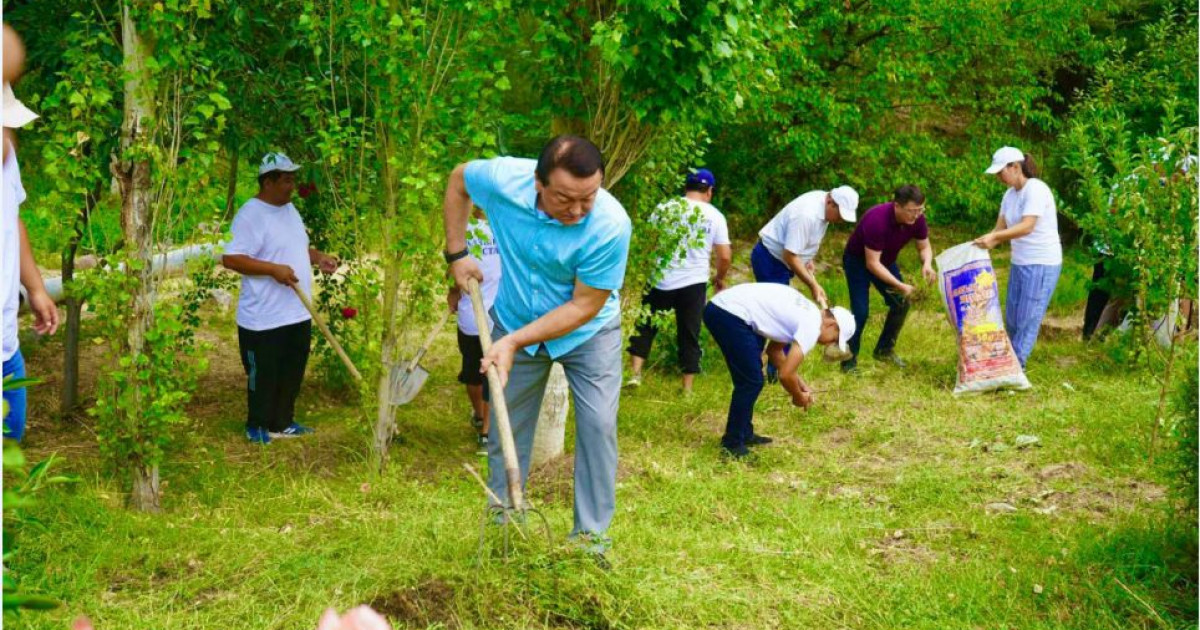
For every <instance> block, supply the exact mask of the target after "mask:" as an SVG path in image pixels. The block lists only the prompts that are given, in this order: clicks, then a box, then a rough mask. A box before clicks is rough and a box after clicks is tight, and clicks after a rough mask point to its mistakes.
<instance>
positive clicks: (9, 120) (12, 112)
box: [2, 83, 38, 129]
mask: <svg viewBox="0 0 1200 630" xmlns="http://www.w3.org/2000/svg"><path fill="white" fill-rule="evenodd" d="M3 98H4V102H3V106H4V112H3V114H2V115H3V117H4V126H5V127H8V128H9V129H16V128H18V127H24V126H25V125H28V124H29V123H31V122H33V120H34V119H36V118H37V117H38V115H37V114H35V113H33V112H31V111H29V108H28V107H25V105H24V104H22V103H21V101H18V100H17V96H16V95H15V94H13V89H12V85H11V84H9V83H5V84H4V97H3Z"/></svg>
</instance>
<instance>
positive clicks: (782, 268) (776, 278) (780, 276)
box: [750, 241, 794, 284]
mask: <svg viewBox="0 0 1200 630" xmlns="http://www.w3.org/2000/svg"><path fill="white" fill-rule="evenodd" d="M750 268H751V269H753V270H754V281H755V282H774V283H775V284H791V282H792V276H793V275H794V274H793V273H792V270H791V269H788V267H787V265H785V264H783V261H782V260H779V259H778V258H776V257H774V256H772V255H771V252H770V251H768V250H767V248H766V246H765V245H763V244H762V241H759V242H758V243H756V244H755V245H754V249H752V250H750Z"/></svg>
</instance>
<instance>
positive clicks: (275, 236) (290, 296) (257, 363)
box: [221, 153, 338, 444]
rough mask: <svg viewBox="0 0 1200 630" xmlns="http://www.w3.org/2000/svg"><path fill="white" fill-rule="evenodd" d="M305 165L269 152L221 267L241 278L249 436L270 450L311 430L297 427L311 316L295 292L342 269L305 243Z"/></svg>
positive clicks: (239, 215) (239, 309)
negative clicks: (298, 201)
mask: <svg viewBox="0 0 1200 630" xmlns="http://www.w3.org/2000/svg"><path fill="white" fill-rule="evenodd" d="M298 170H300V166H299V165H297V164H295V163H293V162H292V161H291V160H290V159H289V158H288V157H287V156H286V155H283V154H282V153H268V154H267V155H266V156H264V157H263V160H262V164H261V165H260V166H259V168H258V194H257V195H255V196H254V197H252V198H251V199H250V200H249V201H247V202H246V203H245V204H243V205H242V207H241V208H239V209H238V212H237V215H236V216H234V218H233V225H232V227H231V228H230V232H231V233H232V239H231V240H230V241H229V244H228V245H226V246H225V254H224V256H222V257H221V264H223V265H224V266H225V267H226V268H227V269H230V270H232V271H236V272H238V273H240V274H242V290H241V293H240V294H239V296H238V307H237V325H238V346H239V348H240V350H241V355H242V367H243V368H245V370H246V377H247V382H246V398H247V413H246V437H247V438H249V439H250V441H251V442H255V443H258V444H268V443H270V441H271V439H272V438H290V437H299V436H302V435H307V434H310V433H312V432H313V430H312V429H311V428H309V427H306V426H303V425H301V424H300V423H298V422H296V417H295V415H296V398H297V396H299V395H300V385H301V383H302V382H303V381H304V370H305V368H306V367H307V365H308V353H309V348H310V345H311V342H312V317H311V315H309V312H308V309H306V308H305V307H304V303H303V302H301V301H300V298H299V297H298V296H297V295H296V293H295V290H294V289H293V287H296V288H297V289H299V290H300V291H303V292H304V293H305V295H308V296H310V297H311V296H312V270H311V267H312V266H313V265H316V266H317V267H318V268H319V269H320V270H321V271H323V272H325V273H333V272H335V271H337V268H338V261H337V259H336V258H334V257H333V256H330V255H328V254H325V253H323V252H320V251H318V250H316V249H313V248H311V247H309V245H308V232H307V230H306V229H305V227H304V221H303V220H302V219H301V218H300V212H299V211H297V210H296V206H294V205H292V193H293V192H294V191H295V190H296V171H298Z"/></svg>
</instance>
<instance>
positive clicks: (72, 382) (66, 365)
mask: <svg viewBox="0 0 1200 630" xmlns="http://www.w3.org/2000/svg"><path fill="white" fill-rule="evenodd" d="M96 188H97V190H94V191H92V192H90V193H88V194H87V195H86V196H85V197H84V200H83V210H82V211H81V212H80V214H79V215H78V216H76V217H75V231H74V234H72V235H71V241H70V243H68V244H67V249H66V250H65V251H64V252H63V258H62V286H63V290H64V293H66V288H67V287H68V286H69V285H70V283H71V281H72V280H73V279H74V278H75V256H76V254H78V253H79V243H80V242H81V241H82V240H83V233H84V231H85V230H86V229H87V224H88V221H89V220H90V219H91V216H92V209H93V208H94V207H95V206H96V200H97V199H99V198H100V184H97V187H96ZM66 308H67V331H66V339H65V340H64V341H63V343H64V353H63V386H62V395H61V397H60V400H59V412H60V413H61V414H62V415H64V416H66V415H68V414H71V413H73V412H74V411H75V408H76V407H78V406H79V326H80V321H81V319H82V317H81V315H82V310H83V303H82V302H80V300H79V298H77V297H75V296H74V295H70V294H68V295H67V299H66Z"/></svg>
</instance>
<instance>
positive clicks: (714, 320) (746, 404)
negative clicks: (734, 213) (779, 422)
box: [704, 254, 770, 449]
mask: <svg viewBox="0 0 1200 630" xmlns="http://www.w3.org/2000/svg"><path fill="white" fill-rule="evenodd" d="M769 255H770V254H768V256H769ZM704 325H705V326H707V327H708V332H710V333H712V336H713V339H714V340H716V342H717V346H718V347H720V348H721V354H724V355H725V365H727V366H729V376H730V377H732V378H733V398H732V399H730V401H729V416H728V418H727V419H726V421H725V435H724V436H723V437H722V438H721V444H722V445H723V446H725V447H726V448H729V449H736V448H739V447H743V446H745V445H746V440H748V439H750V437H751V436H753V435H754V423H753V418H754V403H755V402H757V401H758V395H759V393H761V392H762V388H763V374H762V351H763V346H764V345H765V343H766V340H765V339H763V338H762V337H760V336H759V335H758V333H756V332H754V329H753V328H750V325H749V324H747V323H746V322H744V321H742V319H741V318H740V317H738V316H736V315H734V314H733V313H730V312H729V311H727V310H725V309H723V308H721V307H719V306H717V305H716V304H713V303H712V302H709V303H708V306H706V307H705V308H704Z"/></svg>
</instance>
